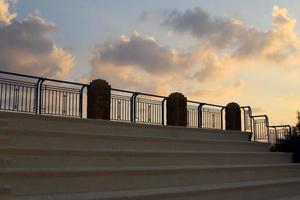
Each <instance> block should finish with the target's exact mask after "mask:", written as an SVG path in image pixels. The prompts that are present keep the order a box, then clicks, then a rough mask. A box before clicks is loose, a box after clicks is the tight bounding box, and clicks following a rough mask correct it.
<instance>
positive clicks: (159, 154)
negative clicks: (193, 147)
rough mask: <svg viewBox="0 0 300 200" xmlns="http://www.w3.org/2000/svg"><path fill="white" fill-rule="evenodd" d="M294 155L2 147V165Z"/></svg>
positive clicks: (268, 160)
mask: <svg viewBox="0 0 300 200" xmlns="http://www.w3.org/2000/svg"><path fill="white" fill-rule="evenodd" d="M291 161H292V154H289V153H268V152H214V151H203V152H201V151H198V152H197V151H182V152H180V151H177V152H175V151H135V150H101V149H99V150H95V149H94V150H74V149H57V148H56V149H55V148H52V149H39V148H12V147H7V148H5V147H3V148H0V167H20V168H22V167H30V168H41V167H44V168H45V167H62V168H64V167H72V168H76V167H92V166H98V167H104V166H108V167H110V166H111V167H114V166H115V167H116V166H118V167H122V166H123V167H124V166H128V167H130V166H149V167H150V166H171V165H173V166H184V165H195V166H204V165H218V164H220V165H236V164H261V163H265V164H275V163H289V162H291Z"/></svg>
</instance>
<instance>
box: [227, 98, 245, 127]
mask: <svg viewBox="0 0 300 200" xmlns="http://www.w3.org/2000/svg"><path fill="white" fill-rule="evenodd" d="M225 122H226V130H238V131H240V130H242V125H241V122H242V120H241V109H240V106H239V104H237V103H233V102H232V103H229V104H227V106H226V108H225Z"/></svg>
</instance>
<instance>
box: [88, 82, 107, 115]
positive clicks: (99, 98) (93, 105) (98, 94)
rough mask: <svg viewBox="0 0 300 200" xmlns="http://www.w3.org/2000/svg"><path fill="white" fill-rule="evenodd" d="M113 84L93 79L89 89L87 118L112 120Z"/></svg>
mask: <svg viewBox="0 0 300 200" xmlns="http://www.w3.org/2000/svg"><path fill="white" fill-rule="evenodd" d="M110 99H111V86H110V85H109V84H108V83H107V82H106V81H105V80H101V79H97V80H93V81H92V82H91V83H90V85H89V86H88V91H87V100H88V101H87V118H91V119H104V120H110Z"/></svg>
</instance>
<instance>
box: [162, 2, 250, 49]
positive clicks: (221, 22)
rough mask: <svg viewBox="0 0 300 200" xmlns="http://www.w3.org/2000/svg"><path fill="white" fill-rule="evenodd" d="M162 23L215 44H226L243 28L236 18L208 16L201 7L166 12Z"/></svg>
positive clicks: (240, 32)
mask: <svg viewBox="0 0 300 200" xmlns="http://www.w3.org/2000/svg"><path fill="white" fill-rule="evenodd" d="M166 13H167V14H166V17H165V19H164V20H163V22H162V24H163V25H164V26H167V27H169V28H172V29H173V30H174V31H175V32H178V33H190V34H191V35H192V36H194V37H196V38H198V39H204V40H205V41H206V42H210V43H211V44H213V45H216V46H226V45H227V44H229V43H230V42H233V41H234V40H235V39H236V38H237V37H239V36H240V34H242V33H243V32H244V31H245V30H244V27H243V25H242V23H241V22H240V21H239V20H237V19H230V18H217V17H212V16H210V15H209V14H208V13H207V12H206V11H204V10H203V9H202V8H199V7H196V8H194V9H187V10H186V11H184V12H180V11H177V10H173V11H169V12H166Z"/></svg>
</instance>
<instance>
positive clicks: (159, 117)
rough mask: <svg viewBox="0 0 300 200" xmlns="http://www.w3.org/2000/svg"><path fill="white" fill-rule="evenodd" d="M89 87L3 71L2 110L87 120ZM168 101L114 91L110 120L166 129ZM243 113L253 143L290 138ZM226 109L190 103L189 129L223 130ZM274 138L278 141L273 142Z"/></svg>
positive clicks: (264, 119)
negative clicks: (251, 133) (87, 89)
mask: <svg viewBox="0 0 300 200" xmlns="http://www.w3.org/2000/svg"><path fill="white" fill-rule="evenodd" d="M88 87H89V85H87V84H82V83H76V82H69V81H62V80H56V79H49V78H44V77H37V76H30V75H24V74H17V73H11V72H4V71H0V110H4V111H12V112H26V113H33V114H43V115H56V116H66V117H80V118H82V117H85V116H84V115H83V113H84V112H86V108H87V105H84V102H87V101H86V99H87V95H86V93H85V91H86V90H85V89H86V88H88ZM166 100H167V97H165V96H160V95H154V94H147V93H141V92H133V91H127V90H121V89H111V106H110V119H111V120H113V121H124V122H132V123H145V124H156V125H166ZM240 108H241V110H242V112H241V113H242V116H241V117H242V119H243V120H242V125H243V131H247V132H253V137H252V140H255V141H267V142H272V141H274V140H275V141H277V140H278V139H284V138H285V137H286V136H287V135H289V134H291V126H289V125H279V126H270V125H269V119H268V116H266V115H252V109H251V107H249V106H242V107H240ZM224 115H225V106H222V105H216V104H210V103H203V102H197V101H187V125H188V127H193V128H211V129H220V130H223V129H224V127H225V117H224ZM274 138H275V139H274Z"/></svg>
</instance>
